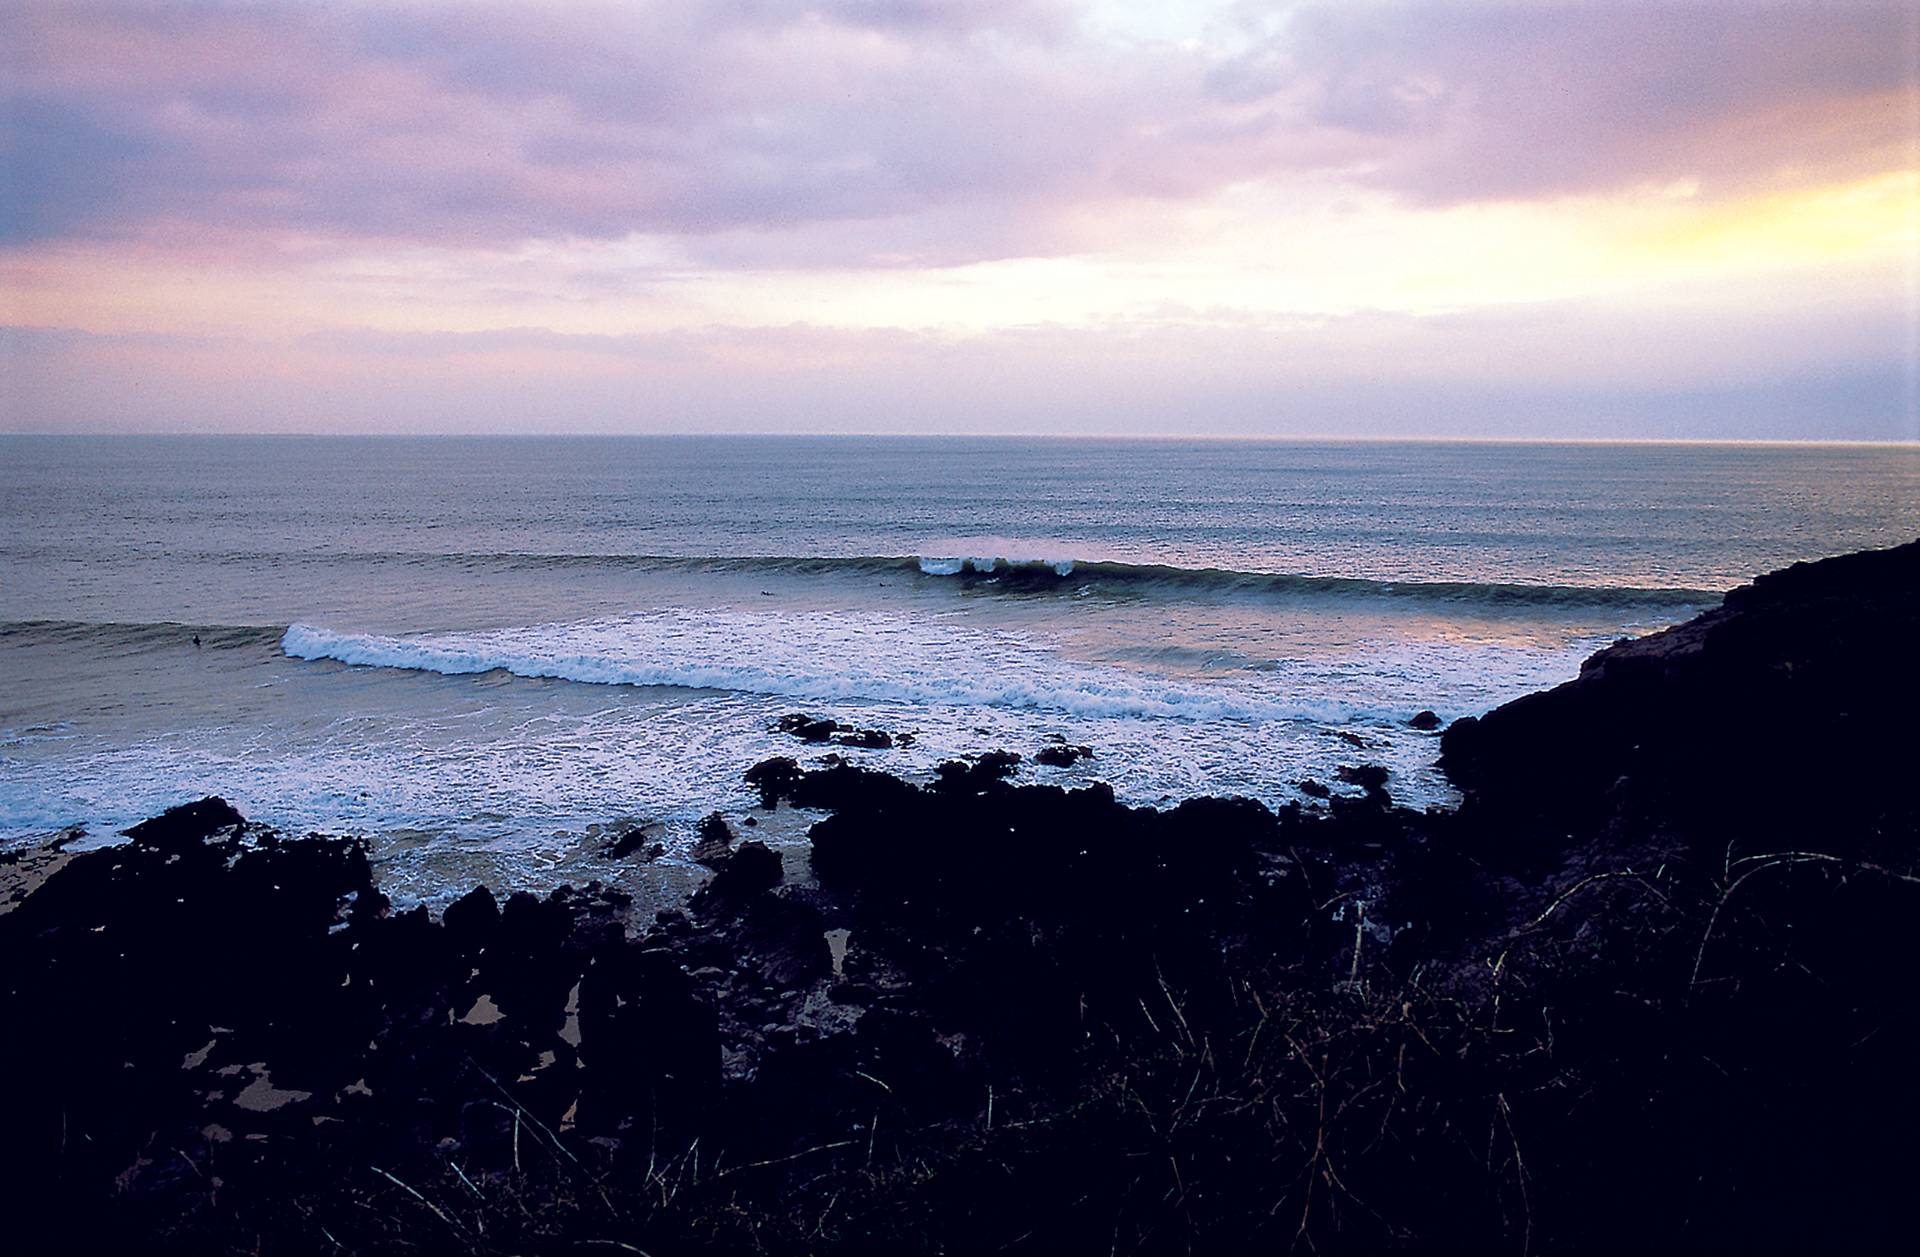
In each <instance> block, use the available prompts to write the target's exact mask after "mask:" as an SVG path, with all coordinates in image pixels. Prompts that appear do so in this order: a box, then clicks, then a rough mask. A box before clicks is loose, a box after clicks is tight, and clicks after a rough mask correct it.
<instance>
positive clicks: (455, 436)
mask: <svg viewBox="0 0 1920 1257" xmlns="http://www.w3.org/2000/svg"><path fill="white" fill-rule="evenodd" d="M9 437H23V438H31V439H61V438H66V439H87V440H98V439H101V438H116V439H117V438H126V439H132V440H181V439H186V440H220V439H246V440H264V439H284V440H291V441H309V440H315V441H325V440H430V441H446V440H452V441H540V440H568V441H577V440H796V439H797V440H874V439H879V440H951V441H983V440H984V441H1137V442H1142V443H1146V442H1156V441H1159V442H1175V441H1205V442H1220V443H1233V442H1242V443H1257V442H1265V443H1285V442H1294V443H1299V444H1376V445H1759V446H1776V445H1778V446H1870V447H1888V448H1920V437H1892V438H1888V437H1604V436H1490V435H1458V436H1452V435H1434V434H1430V433H1428V434H1417V435H1400V434H1366V435H1360V434H1340V433H1244V432H1241V433H1235V432H1201V433H1185V432H953V431H936V432H904V431H898V430H889V431H876V432H773V431H755V432H724V431H723V432H715V431H699V430H690V431H672V432H593V431H563V432H323V431H299V432H263V431H234V432H216V431H206V430H192V429H181V430H172V431H160V432H117V431H111V430H106V429H88V430H80V431H72V430H68V431H47V430H21V431H0V438H9Z"/></svg>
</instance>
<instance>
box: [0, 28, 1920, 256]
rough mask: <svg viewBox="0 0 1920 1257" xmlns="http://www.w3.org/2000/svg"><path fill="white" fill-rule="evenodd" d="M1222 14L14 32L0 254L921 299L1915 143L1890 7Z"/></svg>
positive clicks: (1712, 181) (1902, 44)
mask: <svg viewBox="0 0 1920 1257" xmlns="http://www.w3.org/2000/svg"><path fill="white" fill-rule="evenodd" d="M1238 12H1239V14H1240V16H1241V18H1242V19H1243V21H1244V22H1246V23H1248V25H1247V27H1246V29H1247V30H1248V31H1251V32H1252V34H1250V35H1246V36H1245V37H1243V38H1240V39H1238V40H1237V42H1236V43H1221V42H1215V43H1194V42H1192V41H1189V43H1188V44H1186V45H1182V44H1178V43H1172V42H1166V41H1126V42H1121V41H1116V40H1112V39H1108V38H1103V37H1102V35H1101V34H1100V31H1101V30H1102V28H1101V26H1100V25H1099V23H1097V22H1092V21H1087V20H1083V19H1084V17H1085V16H1086V15H1085V14H1083V13H1082V12H1080V11H1079V10H1077V9H1074V8H1071V7H1067V6H1063V5H1060V4H1050V3H1031V2H1023V0H975V2H971V3H937V2H935V0H866V2H859V3H848V4H841V5H820V4H803V3H789V2H775V0H738V2H736V3H720V4H705V3H693V2H691V0H674V2H668V3H658V4H649V5H645V6H631V5H620V6H613V5H585V6H577V5H568V6H560V5H536V6H507V5H497V6H496V5H487V6H481V7H479V8H477V9H476V8H472V7H467V6H460V7H454V6H440V5H419V6H400V7H394V6H385V5H381V6H373V5H344V6H331V5H330V6H305V5H302V6H292V5H284V6H283V5H272V6H269V5H253V4H186V5H180V6H160V5H153V4H124V3H123V4H87V3H82V4H75V5H67V4H53V3H47V2H42V3H27V4H24V5H17V6H12V7H10V8H9V9H8V10H7V12H6V13H5V15H4V16H0V43H4V44H6V45H7V46H8V47H9V48H10V49H11V50H12V51H11V52H9V53H8V54H6V56H7V58H8V60H7V62H6V64H5V66H4V70H5V81H6V84H7V87H6V89H5V90H6V97H7V99H6V104H5V111H6V125H5V134H6V136H7V139H6V144H7V147H8V152H7V160H8V161H9V163H10V164H11V165H12V166H13V167H14V168H15V169H17V170H19V171H22V172H24V177H22V178H19V179H15V180H12V181H11V182H14V183H16V184H19V185H21V186H22V189H23V190H20V191H16V193H15V194H13V195H12V196H11V197H10V198H9V200H8V202H7V203H6V205H5V207H4V210H0V214H3V215H4V217H3V218H0V231H4V232H5V236H4V240H5V241H11V242H14V243H20V242H27V241H32V240H38V239H56V238H75V239H100V238H110V237H130V236H142V235H144V236H148V237H155V236H160V237H165V236H171V237H173V238H177V239H180V240H182V241H184V242H192V241H207V240H225V241H234V240H241V239H244V238H247V237H249V236H265V237H268V238H273V237H275V236H282V235H287V234H299V235H302V236H305V237H309V238H327V239H336V240H341V241H346V242H352V241H361V240H374V241H410V242H418V243H433V244H437V245H449V246H456V247H477V246H483V245H510V244H512V243H515V242H518V241H524V240H532V239H565V238H576V237H586V238H597V239H619V238H623V237H626V236H629V235H633V234H652V235H660V236H667V237H674V238H683V239H686V240H689V241H690V242H692V245H691V247H693V248H695V249H699V248H703V247H706V244H705V242H708V241H713V242H714V243H713V244H712V246H711V248H710V249H709V250H708V252H707V254H706V256H708V257H711V258H717V259H721V260H724V259H725V258H727V257H728V256H730V255H731V254H733V253H744V254H750V255H752V256H753V257H755V258H759V259H765V258H767V257H769V256H770V255H774V254H777V253H778V252H779V248H780V245H781V244H782V242H783V241H784V240H786V239H787V238H788V237H789V236H791V237H793V239H794V240H795V248H796V250H797V256H799V257H801V258H802V259H803V260H804V259H805V258H808V257H820V258H831V259H832V260H833V261H835V262H836V263H845V262H860V263H865V264H872V265H880V266H893V265H901V264H923V263H924V264H934V265H941V264H951V263H954V262H958V261H967V260H977V259H980V258H991V257H1005V256H1019V255H1022V254H1051V253H1060V252H1069V251H1072V250H1073V249H1074V248H1076V247H1077V241H1076V238H1075V236H1074V233H1073V232H1072V230H1070V227H1071V224H1072V223H1073V221H1074V219H1075V217H1076V216H1079V217H1081V218H1084V217H1086V216H1087V215H1088V214H1090V213H1095V212H1098V210H1099V207H1101V206H1103V205H1107V204H1113V203H1117V202H1125V201H1128V200H1141V199H1145V200H1156V199H1159V200H1198V199H1201V198H1205V197H1208V196H1211V195H1213V194H1215V193H1217V192H1219V191H1220V190H1221V189H1223V188H1225V187H1228V186H1231V185H1234V184H1238V183H1244V182H1246V181H1249V180H1285V179H1287V178H1289V177H1292V176H1296V175H1299V174H1301V173H1302V172H1325V171H1339V172H1348V173H1350V174H1351V175H1352V177H1353V178H1354V179H1356V180H1358V181H1360V182H1362V183H1366V184H1371V185H1373V186H1376V187H1379V188H1384V189H1387V190H1389V191H1391V192H1393V193H1395V194H1397V195H1401V196H1403V197H1406V198H1408V199H1409V200H1411V201H1415V202H1424V203H1451V202H1458V201H1462V200H1472V199H1485V198H1503V197H1525V196H1543V195H1556V194H1563V193H1567V192H1575V191H1590V190H1594V189H1604V188H1611V187H1624V186H1630V185H1633V184H1636V183H1641V182H1645V181H1649V180H1661V181H1665V180H1671V179H1678V178H1687V177H1692V178H1697V179H1699V180H1701V181H1703V183H1705V184H1706V185H1707V186H1708V187H1709V189H1713V188H1717V187H1719V186H1721V185H1727V186H1734V185H1740V184H1745V183H1751V182H1752V181H1754V180H1756V179H1777V178H1781V177H1788V176H1791V175H1793V174H1794V172H1800V173H1801V174H1803V175H1806V176H1807V177H1812V176H1813V175H1815V174H1822V175H1831V174H1832V173H1834V172H1835V171H1844V170H1858V169H1864V168H1867V167H1873V166H1875V164H1876V163H1878V164H1879V166H1880V167H1881V168H1884V167H1885V164H1886V162H1887V161H1888V160H1890V158H1889V154H1890V153H1893V152H1894V151H1895V150H1896V149H1898V148H1899V146H1900V145H1901V144H1902V143H1904V142H1905V141H1906V140H1907V139H1909V138H1910V137H1911V131H1912V126H1913V123H1912V119H1911V116H1910V113H1909V112H1908V111H1906V110H1903V109H1902V108H1900V107H1899V102H1900V100H1901V99H1903V97H1902V96H1901V93H1911V92H1912V91H1913V90H1915V89H1914V71H1913V68H1912V66H1911V65H1910V64H1909V62H1908V60H1907V53H1906V52H1905V51H1903V49H1904V48H1906V46H1907V42H1906V40H1905V38H1904V36H1905V34H1906V29H1907V28H1906V27H1905V26H1904V25H1903V23H1904V22H1905V21H1906V19H1905V18H1904V17H1903V16H1902V14H1901V12H1900V11H1899V10H1898V9H1895V8H1893V7H1885V8H1881V7H1871V6H1860V7H1852V6H1849V7H1842V8H1839V9H1834V8H1831V7H1821V8H1819V9H1810V8H1796V7H1791V6H1782V5H1767V6H1761V7H1744V8H1728V7H1726V6H1721V7H1717V8H1716V7H1698V6H1695V7H1680V6H1673V5H1664V4H1641V5H1630V6H1626V7H1624V8H1623V7H1621V6H1608V7H1598V6H1587V7H1581V6H1571V5H1564V4H1560V5H1524V6H1515V5H1484V4H1481V5H1471V6H1466V5H1452V4H1441V5H1422V6H1398V5H1388V6H1382V5H1370V4H1357V5H1356V4H1341V5H1337V6H1334V5H1324V4H1313V5H1279V6H1266V7H1264V8H1261V7H1254V8H1244V9H1241V10H1238ZM1256 17H1257V18H1258V19H1259V20H1257V21H1256V20H1255V18H1256ZM1902 151H1904V150H1902ZM727 237H732V238H733V240H732V243H731V244H729V243H727V241H726V238H727ZM747 237H757V238H759V239H758V241H755V240H748V239H746V238H747Z"/></svg>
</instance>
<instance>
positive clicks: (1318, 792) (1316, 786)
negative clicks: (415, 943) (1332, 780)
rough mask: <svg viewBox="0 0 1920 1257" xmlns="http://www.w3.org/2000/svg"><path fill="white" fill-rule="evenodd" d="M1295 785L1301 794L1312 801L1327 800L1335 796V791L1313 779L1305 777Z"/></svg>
mask: <svg viewBox="0 0 1920 1257" xmlns="http://www.w3.org/2000/svg"><path fill="white" fill-rule="evenodd" d="M1295 784H1296V786H1297V788H1298V789H1299V791H1300V793H1301V794H1304V795H1306V796H1307V797H1308V798H1310V799H1325V798H1329V797H1331V796H1332V794H1333V791H1331V790H1329V789H1328V788H1327V787H1326V786H1324V785H1322V784H1321V783H1319V782H1318V781H1315V780H1314V779H1313V778H1311V777H1303V778H1301V779H1300V780H1299V781H1298V782H1297V783H1295Z"/></svg>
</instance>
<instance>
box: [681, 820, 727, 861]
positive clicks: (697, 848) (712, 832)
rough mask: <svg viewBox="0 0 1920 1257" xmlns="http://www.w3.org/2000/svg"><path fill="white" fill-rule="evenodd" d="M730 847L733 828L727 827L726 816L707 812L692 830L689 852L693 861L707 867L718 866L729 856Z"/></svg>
mask: <svg viewBox="0 0 1920 1257" xmlns="http://www.w3.org/2000/svg"><path fill="white" fill-rule="evenodd" d="M732 848H733V830H732V829H730V828H728V826H727V818H726V817H724V816H722V815H720V813H718V812H709V813H708V814H707V815H706V817H705V818H703V819H702V820H701V822H700V827H699V828H698V829H697V830H695V831H694V843H693V851H692V852H691V853H690V854H691V855H692V857H693V859H694V861H695V862H696V863H699V864H704V865H707V866H708V867H709V868H714V867H718V866H719V865H721V864H724V863H725V862H726V861H727V860H728V859H729V858H730V856H731V854H732Z"/></svg>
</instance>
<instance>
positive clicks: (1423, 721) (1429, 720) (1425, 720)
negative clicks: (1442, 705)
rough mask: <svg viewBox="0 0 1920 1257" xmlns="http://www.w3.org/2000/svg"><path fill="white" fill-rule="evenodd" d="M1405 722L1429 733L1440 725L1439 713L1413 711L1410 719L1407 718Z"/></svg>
mask: <svg viewBox="0 0 1920 1257" xmlns="http://www.w3.org/2000/svg"><path fill="white" fill-rule="evenodd" d="M1407 723H1408V724H1409V725H1412V726H1413V727H1414V728H1416V729H1418V730H1420V731H1421V732H1422V733H1430V732H1432V731H1433V730H1435V729H1438V728H1439V727H1440V713H1438V712H1435V711H1419V712H1415V713H1414V714H1413V717H1412V719H1410V720H1408V721H1407Z"/></svg>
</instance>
